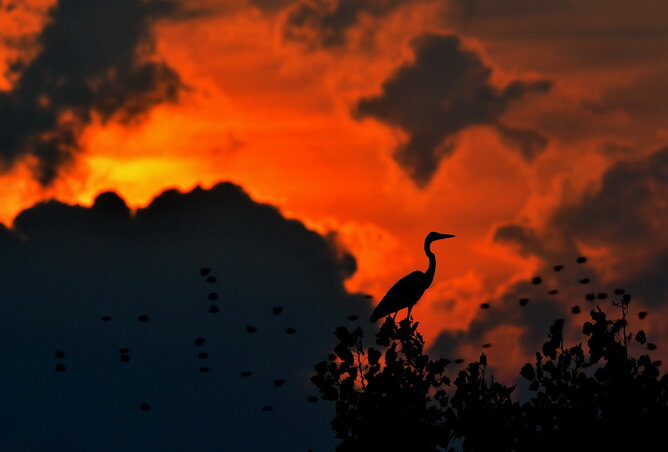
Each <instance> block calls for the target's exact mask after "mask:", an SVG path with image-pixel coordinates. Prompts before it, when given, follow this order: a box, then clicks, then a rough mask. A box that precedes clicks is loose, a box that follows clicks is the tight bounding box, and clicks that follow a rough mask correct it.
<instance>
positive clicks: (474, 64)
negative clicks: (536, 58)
mask: <svg viewBox="0 0 668 452" xmlns="http://www.w3.org/2000/svg"><path fill="white" fill-rule="evenodd" d="M412 45H413V48H414V51H415V62H414V63H410V64H406V65H404V66H401V67H400V68H399V69H397V71H396V72H395V73H394V74H393V75H392V77H391V78H390V79H388V80H387V81H385V83H383V92H382V94H381V95H380V96H378V97H371V98H366V99H362V100H361V101H360V102H359V104H358V105H357V111H356V113H357V115H358V116H359V117H372V118H375V119H377V120H379V121H382V122H384V123H386V124H388V125H390V126H394V127H399V128H401V129H402V130H404V131H405V132H406V133H407V134H408V135H409V138H408V142H407V143H406V144H405V145H403V146H401V147H400V148H399V149H397V150H396V153H395V158H396V160H397V162H399V164H400V165H401V166H402V167H403V168H404V169H405V170H406V171H407V172H408V174H409V175H410V176H411V177H412V178H413V180H414V181H415V182H416V183H417V184H418V185H420V186H424V185H426V184H427V183H429V181H430V179H431V177H432V176H433V174H434V172H435V171H436V169H437V168H438V165H439V163H440V161H441V159H442V158H443V157H444V156H445V155H447V154H450V153H451V152H452V151H453V150H454V147H455V144H454V140H455V138H456V135H457V133H458V132H459V131H461V130H464V129H466V128H467V127H469V126H473V125H498V124H499V121H500V117H501V116H502V115H503V113H504V112H505V111H506V110H507V109H508V107H509V106H510V103H511V101H515V100H520V99H523V98H525V97H526V96H527V95H529V94H530V93H545V92H547V91H548V90H549V89H550V86H551V83H550V82H548V81H546V80H540V81H536V82H523V81H513V82H511V83H510V84H508V85H507V86H506V87H505V88H503V89H499V88H496V87H495V86H493V85H492V84H491V82H490V76H491V73H492V70H491V68H489V67H488V66H486V65H485V64H484V63H483V62H482V60H481V59H480V57H479V56H478V55H477V54H476V53H475V52H473V51H470V50H466V49H464V48H463V47H462V44H461V42H460V40H459V38H458V37H457V36H454V35H450V36H442V35H434V34H429V35H424V36H422V37H420V38H418V39H416V40H414V41H413V43H412ZM499 130H500V131H501V133H502V135H504V136H506V137H508V138H510V139H512V140H513V141H514V142H520V143H521V144H522V146H521V148H522V151H523V154H524V156H525V157H527V158H531V157H533V156H534V155H535V154H536V153H537V152H539V151H540V150H542V148H543V147H544V145H545V141H544V139H543V138H541V137H540V135H538V134H537V133H535V132H531V131H523V130H518V129H512V128H509V127H506V126H500V128H499Z"/></svg>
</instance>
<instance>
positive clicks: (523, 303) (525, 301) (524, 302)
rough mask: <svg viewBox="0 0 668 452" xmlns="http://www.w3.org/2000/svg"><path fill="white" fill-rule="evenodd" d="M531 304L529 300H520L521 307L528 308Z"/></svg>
mask: <svg viewBox="0 0 668 452" xmlns="http://www.w3.org/2000/svg"><path fill="white" fill-rule="evenodd" d="M528 303H529V299H528V298H520V306H526V305H527V304H528Z"/></svg>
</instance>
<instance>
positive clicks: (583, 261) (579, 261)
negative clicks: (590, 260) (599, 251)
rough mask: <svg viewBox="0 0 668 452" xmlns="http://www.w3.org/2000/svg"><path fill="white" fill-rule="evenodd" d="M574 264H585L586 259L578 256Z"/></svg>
mask: <svg viewBox="0 0 668 452" xmlns="http://www.w3.org/2000/svg"><path fill="white" fill-rule="evenodd" d="M575 262H577V263H578V264H584V263H585V262H587V258H586V257H585V256H580V257H578V258H577V259H576V260H575Z"/></svg>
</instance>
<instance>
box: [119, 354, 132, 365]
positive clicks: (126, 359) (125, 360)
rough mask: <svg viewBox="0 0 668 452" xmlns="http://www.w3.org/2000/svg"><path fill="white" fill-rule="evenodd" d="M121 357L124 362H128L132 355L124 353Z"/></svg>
mask: <svg viewBox="0 0 668 452" xmlns="http://www.w3.org/2000/svg"><path fill="white" fill-rule="evenodd" d="M120 359H121V362H122V363H128V362H130V355H125V354H123V355H121V358H120Z"/></svg>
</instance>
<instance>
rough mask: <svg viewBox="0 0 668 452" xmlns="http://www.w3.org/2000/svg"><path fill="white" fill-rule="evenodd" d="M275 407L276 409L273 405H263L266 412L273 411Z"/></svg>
mask: <svg viewBox="0 0 668 452" xmlns="http://www.w3.org/2000/svg"><path fill="white" fill-rule="evenodd" d="M273 409H274V407H271V406H264V407H262V411H264V412H269V411H272V410H273Z"/></svg>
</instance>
